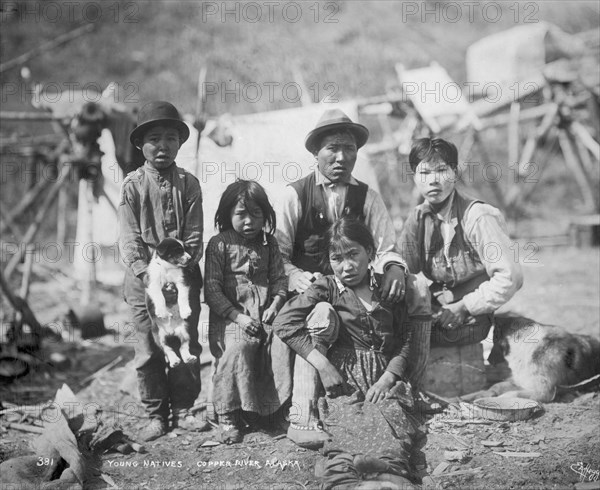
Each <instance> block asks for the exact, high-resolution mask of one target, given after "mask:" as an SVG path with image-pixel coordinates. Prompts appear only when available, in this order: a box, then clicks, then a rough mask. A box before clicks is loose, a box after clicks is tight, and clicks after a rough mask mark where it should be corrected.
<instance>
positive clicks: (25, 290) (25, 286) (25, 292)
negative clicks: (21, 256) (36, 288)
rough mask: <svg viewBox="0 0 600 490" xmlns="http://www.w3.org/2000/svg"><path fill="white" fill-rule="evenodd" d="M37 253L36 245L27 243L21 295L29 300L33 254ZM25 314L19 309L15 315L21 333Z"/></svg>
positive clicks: (17, 327) (18, 330) (16, 325)
mask: <svg viewBox="0 0 600 490" xmlns="http://www.w3.org/2000/svg"><path fill="white" fill-rule="evenodd" d="M34 254H35V245H33V244H29V245H27V249H26V250H25V270H24V271H23V277H22V278H21V290H20V291H19V296H20V297H21V298H22V299H24V300H25V301H27V298H28V297H29V285H30V283H31V269H32V268H33V255H34ZM22 320H23V315H22V313H21V312H20V311H17V314H16V315H15V329H16V330H17V332H19V333H20V331H21V324H22Z"/></svg>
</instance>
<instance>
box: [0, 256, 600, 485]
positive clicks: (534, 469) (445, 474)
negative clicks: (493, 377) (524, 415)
mask: <svg viewBox="0 0 600 490" xmlns="http://www.w3.org/2000/svg"><path fill="white" fill-rule="evenodd" d="M520 245H521V251H523V248H524V247H525V245H526V244H520ZM530 252H531V250H528V254H530ZM528 257H529V260H528V261H527V263H523V269H524V273H525V286H524V287H523V289H522V290H521V292H519V294H518V295H517V297H516V298H514V299H513V300H512V301H511V302H510V304H509V305H507V306H506V307H505V308H503V311H504V310H511V311H514V312H517V313H520V314H522V315H525V316H528V317H531V318H534V319H536V320H538V321H540V322H542V323H552V324H558V325H562V326H564V327H565V328H567V329H568V330H570V331H572V332H576V333H586V334H592V335H596V336H598V335H599V334H600V332H599V325H600V320H599V316H600V305H599V301H598V292H599V291H600V284H599V282H600V274H599V271H600V253H599V250H598V249H597V248H595V249H573V248H547V249H539V250H536V251H535V253H534V254H533V255H529V256H528ZM521 261H522V262H523V257H521ZM56 277H57V280H56V281H55V280H53V279H49V278H48V277H45V278H41V277H36V278H35V279H36V281H35V282H34V284H33V286H32V292H31V298H32V301H31V305H32V308H33V309H34V311H35V312H36V313H38V316H39V317H40V320H41V321H42V322H45V323H47V322H51V321H54V320H56V319H59V318H60V317H61V315H62V314H64V312H65V310H66V306H65V301H64V298H65V297H67V298H71V300H73V294H75V295H76V294H77V291H76V290H74V289H73V288H72V287H71V289H70V290H68V289H69V287H70V286H69V284H68V283H67V282H66V279H64V278H62V279H61V278H60V277H59V276H56ZM97 299H98V301H99V304H100V306H101V308H102V310H103V311H104V313H105V322H106V324H107V326H108V327H111V328H113V329H114V330H113V331H112V332H111V334H110V335H105V336H104V337H102V338H100V339H95V340H93V341H84V340H81V339H80V338H79V335H78V333H77V332H71V333H70V334H69V336H67V341H63V342H48V341H47V342H46V343H45V345H44V350H43V351H42V352H41V357H43V358H45V356H49V354H50V353H51V352H54V351H59V352H62V353H65V354H66V355H67V357H68V358H69V359H70V361H71V365H70V367H68V368H67V369H63V370H58V369H56V368H52V367H50V366H47V365H46V366H45V367H44V366H42V367H41V368H40V369H38V370H37V371H35V372H32V373H30V374H28V375H27V376H25V377H23V378H20V379H19V380H17V381H16V382H13V383H11V384H4V385H0V396H1V399H2V401H3V402H10V403H15V404H23V405H32V404H39V403H44V402H46V401H48V400H51V399H53V397H54V393H55V392H56V390H57V389H58V388H59V387H60V386H61V385H62V384H63V383H67V384H68V385H69V386H70V387H71V388H72V390H73V391H74V392H75V393H76V394H77V396H78V398H79V400H80V401H81V402H82V404H83V405H84V409H87V408H90V410H91V409H92V408H101V409H102V411H103V413H104V415H105V416H109V417H114V421H115V422H116V423H118V424H120V425H121V426H122V427H123V430H124V432H125V433H126V434H127V435H129V436H130V437H131V438H134V439H135V435H136V433H137V431H139V429H140V428H141V427H143V425H144V424H145V423H146V422H147V419H145V418H144V416H143V412H142V411H141V409H140V408H139V405H138V404H137V401H136V398H135V396H134V394H132V393H124V392H122V391H121V390H120V387H121V386H122V385H123V380H124V379H126V378H127V376H128V370H127V368H126V367H125V365H126V363H127V362H128V361H129V360H130V359H132V357H133V348H132V346H131V344H129V343H128V342H127V337H126V336H125V335H124V334H125V333H126V329H125V328H123V325H124V322H125V320H126V315H127V310H126V307H125V306H124V305H123V303H122V300H121V295H120V292H119V287H118V286H114V287H108V286H105V287H102V288H101V289H100V290H99V291H98V295H97ZM205 311H206V309H205ZM118 356H121V360H120V362H119V364H117V365H116V367H115V368H113V369H112V370H110V371H108V372H106V373H105V374H103V375H101V376H100V377H98V378H96V379H94V380H93V381H92V382H89V381H88V380H86V379H85V378H86V377H87V376H88V375H89V374H91V373H94V372H95V371H97V370H98V369H99V368H100V367H102V366H104V365H106V364H107V363H108V362H110V361H112V360H113V359H115V358H117V357H118ZM202 361H203V362H208V361H210V355H209V354H208V353H207V349H206V351H205V352H204V353H203V357H202ZM209 378H210V366H209V365H207V366H206V367H205V368H204V369H203V382H204V384H203V386H204V388H203V392H202V394H201V395H200V400H202V399H205V397H206V396H207V395H208V391H209V390H208V386H209ZM543 408H544V410H543V412H542V413H540V414H538V415H537V416H535V417H534V418H532V419H530V420H527V421H520V422H512V423H508V422H489V423H484V424H483V423H473V422H474V421H473V420H472V419H471V420H469V419H466V420H462V421H457V417H456V414H452V413H444V414H439V415H436V416H434V417H431V418H430V419H429V420H428V422H427V424H426V425H425V428H426V435H427V440H426V444H425V446H424V448H423V452H424V455H425V461H422V464H421V465H420V467H419V469H420V471H421V474H422V476H423V477H424V478H423V487H424V488H484V487H485V488H574V485H575V484H577V483H581V482H582V481H586V482H588V481H589V480H593V479H594V478H596V479H597V478H598V470H599V469H600V417H599V415H600V396H599V394H598V393H597V392H596V393H587V394H578V393H576V394H573V395H568V396H567V397H565V398H563V399H561V400H558V401H555V402H553V403H548V404H545V405H544V407H543ZM201 413H202V414H203V413H205V412H201ZM0 420H2V425H1V426H0V432H1V434H2V439H1V442H0V462H1V461H4V460H6V459H9V458H11V457H14V456H18V455H24V454H28V453H31V450H30V449H29V445H30V443H31V441H32V440H33V439H34V438H35V437H36V436H35V434H29V433H26V432H21V431H18V430H14V429H7V428H6V426H5V422H6V420H5V419H0ZM283 434H284V432H283V430H281V429H270V430H265V429H254V430H253V431H251V432H249V433H247V434H246V436H245V438H244V442H243V443H241V444H238V445H233V446H224V445H211V444H210V441H215V440H216V437H217V435H216V430H213V431H211V432H205V433H184V432H181V431H179V430H176V431H174V432H172V433H170V434H169V435H168V436H166V437H163V438H161V439H159V440H157V441H154V442H151V443H148V444H147V445H146V447H147V450H148V452H147V453H146V454H138V453H132V454H130V455H122V454H119V453H116V452H112V453H106V454H104V455H103V456H102V464H101V466H100V467H98V471H97V473H99V472H100V471H101V472H102V473H104V474H105V475H108V477H109V481H110V480H112V481H113V482H114V484H115V485H116V487H118V488H121V489H133V488H140V489H146V488H147V489H163V488H178V489H180V488H206V489H219V488H240V489H241V488H244V489H254V488H256V489H267V488H269V489H270V488H273V489H275V488H281V489H296V488H297V489H302V488H318V485H319V483H318V480H317V478H316V477H315V476H314V466H315V462H316V461H317V459H318V458H319V457H320V455H319V453H318V452H314V451H307V450H303V449H299V448H297V447H296V446H294V445H293V444H292V443H291V442H289V441H288V440H287V439H286V438H285V437H284V436H283ZM207 441H209V442H208V444H207ZM458 450H462V451H464V452H465V453H464V457H463V458H462V460H460V461H446V459H445V454H444V453H445V451H458ZM514 453H527V454H525V455H523V454H521V455H518V454H514ZM596 484H598V482H596ZM88 486H89V488H111V485H109V484H108V483H106V482H104V481H103V480H100V479H98V478H96V479H94V480H93V481H91V482H90V483H89V485H88ZM0 488H3V485H2V483H1V480H0ZM588 488H596V487H588Z"/></svg>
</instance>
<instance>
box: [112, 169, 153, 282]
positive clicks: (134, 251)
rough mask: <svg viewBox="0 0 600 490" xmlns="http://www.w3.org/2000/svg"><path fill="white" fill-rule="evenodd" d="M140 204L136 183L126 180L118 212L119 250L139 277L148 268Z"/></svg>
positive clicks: (127, 264) (128, 265) (126, 263)
mask: <svg viewBox="0 0 600 490" xmlns="http://www.w3.org/2000/svg"><path fill="white" fill-rule="evenodd" d="M139 207H140V204H139V197H137V192H136V189H135V183H134V182H133V181H132V180H131V177H130V178H126V179H125V181H124V182H123V185H122V187H121V201H120V203H119V209H118V210H117V217H118V222H119V250H120V252H121V257H123V262H124V263H125V265H126V266H127V267H131V269H132V270H133V273H134V274H135V275H136V276H139V275H140V274H142V273H143V272H146V269H147V268H148V255H147V252H146V245H145V244H144V242H143V240H142V231H141V228H140V209H139Z"/></svg>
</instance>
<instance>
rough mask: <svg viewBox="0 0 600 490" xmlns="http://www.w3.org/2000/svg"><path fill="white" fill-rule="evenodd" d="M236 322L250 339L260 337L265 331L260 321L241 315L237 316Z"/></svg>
mask: <svg viewBox="0 0 600 490" xmlns="http://www.w3.org/2000/svg"><path fill="white" fill-rule="evenodd" d="M235 322H236V323H237V324H238V325H239V326H240V327H241V328H242V330H243V331H244V332H245V333H246V334H247V335H249V336H250V337H257V338H258V337H260V334H261V331H262V329H263V327H262V325H261V324H260V322H259V321H258V320H255V319H254V318H252V317H250V316H248V315H244V314H243V313H240V314H239V315H237V316H236V318H235Z"/></svg>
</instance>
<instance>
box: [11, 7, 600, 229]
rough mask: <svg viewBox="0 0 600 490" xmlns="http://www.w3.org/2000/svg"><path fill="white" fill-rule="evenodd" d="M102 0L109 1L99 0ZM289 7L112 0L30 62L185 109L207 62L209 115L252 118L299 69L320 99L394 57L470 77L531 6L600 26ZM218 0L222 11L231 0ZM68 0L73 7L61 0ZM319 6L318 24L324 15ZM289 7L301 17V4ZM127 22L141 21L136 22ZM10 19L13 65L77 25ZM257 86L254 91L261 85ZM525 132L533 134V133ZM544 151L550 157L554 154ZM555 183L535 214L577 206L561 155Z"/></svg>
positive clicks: (61, 75)
mask: <svg viewBox="0 0 600 490" xmlns="http://www.w3.org/2000/svg"><path fill="white" fill-rule="evenodd" d="M13 3H14V2H13ZM19 3H20V4H24V3H29V4H30V5H29V7H28V8H29V11H32V10H35V9H36V8H37V9H38V10H39V9H40V7H39V5H40V4H37V3H36V2H19ZM91 3H93V4H94V5H99V3H98V2H91ZM288 3H289V2H281V3H280V4H279V6H278V7H275V10H274V22H270V21H269V19H268V10H267V9H268V7H267V6H265V4H264V2H258V4H259V5H261V6H262V14H263V18H262V22H258V23H251V22H247V21H244V20H243V19H240V22H235V18H234V16H233V15H228V16H227V17H226V19H225V20H226V21H225V22H222V20H223V19H222V18H221V16H220V13H219V14H217V15H205V18H204V19H203V7H202V5H203V4H202V3H201V2H195V1H194V2H192V1H174V0H162V1H152V2H150V1H137V2H127V1H125V0H123V1H122V2H121V3H120V10H119V12H118V15H117V20H119V22H115V21H114V20H115V19H114V17H115V15H116V11H115V9H114V5H115V3H114V2H107V3H105V4H104V5H105V8H104V9H103V10H102V18H101V19H100V20H99V21H98V22H96V23H95V24H96V30H95V32H93V33H92V34H90V35H87V36H86V37H84V38H80V39H78V40H76V41H73V42H71V43H69V44H67V45H64V46H62V47H60V48H59V49H57V50H55V51H54V52H52V53H47V54H45V55H44V56H40V57H37V58H35V59H33V60H31V62H30V63H29V65H28V66H29V67H30V68H31V71H32V74H33V80H35V81H40V82H42V83H43V84H45V85H46V86H48V85H49V84H51V83H57V84H59V85H60V86H62V87H65V88H66V87H67V84H69V83H71V84H73V83H76V84H79V85H78V86H83V85H85V84H86V83H93V84H95V86H99V87H104V86H106V85H107V84H108V83H109V82H110V81H115V82H117V83H118V86H119V88H120V94H119V95H120V99H121V100H123V99H125V102H128V103H131V104H133V105H136V106H137V105H138V104H139V103H140V102H143V101H145V100H149V99H156V98H161V99H167V100H171V101H173V102H174V103H175V104H176V105H177V106H178V107H180V108H181V109H182V110H183V111H184V112H193V111H194V105H195V100H196V84H197V74H198V70H199V68H200V67H201V66H207V67H208V69H209V72H208V76H207V82H211V83H216V84H218V90H219V93H218V94H216V95H212V96H209V97H208V99H207V104H206V108H207V110H208V112H209V114H211V115H218V114H222V113H224V112H231V113H233V114H243V113H250V112H260V111H266V110H272V109H279V108H286V107H290V106H293V105H294V104H292V103H288V102H286V101H285V100H283V99H282V96H281V89H280V88H276V89H275V91H274V93H275V97H274V98H273V100H270V99H269V97H268V92H267V88H266V85H265V84H268V83H270V82H274V83H277V82H278V83H280V84H281V85H283V84H285V83H287V82H293V81H295V79H294V73H293V69H292V66H293V65H296V66H297V67H298V68H299V69H300V70H301V72H302V74H303V76H304V79H305V82H306V84H307V85H308V86H311V85H312V84H315V83H316V84H317V86H318V87H319V92H320V95H321V97H323V96H324V95H325V93H326V91H325V88H326V84H327V83H333V84H335V85H334V86H335V87H336V93H335V96H336V97H339V98H341V99H344V98H350V97H355V96H369V95H378V94H382V93H385V91H386V89H388V88H389V87H390V86H392V85H393V84H394V83H396V81H395V80H396V76H395V72H394V64H395V63H397V62H402V63H403V64H404V65H405V66H407V67H408V68H411V67H418V66H423V65H426V64H428V63H429V62H431V61H432V60H437V61H438V62H439V63H441V64H442V65H443V66H444V67H445V68H446V69H447V70H448V72H449V73H450V75H451V77H452V78H453V79H455V80H456V81H457V82H459V83H461V82H464V81H465V80H466V73H465V61H464V60H465V53H466V50H467V48H468V46H469V45H470V44H472V43H473V42H474V41H476V40H478V39H480V38H482V37H484V36H485V35H488V34H491V33H494V32H498V31H500V30H504V29H508V28H510V27H513V26H514V25H515V15H516V12H518V14H519V18H520V20H521V22H522V21H523V20H524V19H525V17H526V14H532V15H531V17H530V19H532V20H540V21H548V22H552V23H555V24H557V25H559V26H560V27H561V28H563V29H564V30H565V31H567V32H581V31H584V30H588V29H592V28H594V27H597V25H598V19H599V12H600V4H598V3H597V2H593V1H592V2H581V1H576V2H570V3H569V5H568V7H567V6H565V5H564V3H562V2H555V1H544V2H523V3H521V4H520V5H518V8H515V2H500V3H499V4H501V5H502V8H503V10H502V13H501V16H500V20H499V21H497V22H491V21H489V20H488V21H486V19H485V18H484V11H483V9H484V8H485V7H486V5H487V4H490V3H491V2H482V3H477V4H476V5H474V6H473V7H472V8H473V10H472V18H473V22H470V19H469V9H468V7H467V6H466V5H463V6H462V18H461V19H460V20H459V21H457V22H448V21H446V20H444V16H443V15H441V16H440V17H439V18H438V19H436V17H435V15H434V14H429V15H427V16H426V18H425V19H423V18H422V15H421V14H422V13H423V12H424V11H425V9H429V10H430V11H434V12H435V11H436V10H437V12H438V13H440V12H446V13H447V14H448V15H447V16H446V17H445V18H446V19H447V18H448V17H449V16H450V15H453V11H452V10H450V7H447V8H448V10H444V7H442V5H444V2H404V3H402V2H399V1H373V2H362V1H360V2H359V1H338V2H321V3H320V4H316V3H315V2H304V3H302V4H301V5H302V18H301V19H300V20H299V21H298V22H295V23H290V22H285V21H284V20H283V15H282V8H283V5H287V4H288ZM450 3H453V2H450ZM85 4H86V2H85V1H82V2H79V3H77V5H78V7H77V8H76V9H75V10H74V17H75V19H76V20H80V19H81V17H82V15H81V14H82V12H83V11H84V8H83V5H85ZM209 4H212V5H213V6H217V7H218V8H219V9H222V8H223V5H224V2H209ZM454 4H455V3H454ZM36 5H38V6H37V7H36ZM59 5H62V4H60V2H59ZM204 5H206V3H205V4H204ZM236 5H237V8H238V9H240V10H242V9H243V4H236V3H235V2H228V8H229V9H235V8H236ZM240 5H242V6H241V7H240ZM315 5H316V6H317V7H318V12H319V22H315ZM328 5H334V6H337V7H339V10H338V11H337V12H336V13H335V14H334V16H333V20H337V22H336V23H326V22H324V21H325V16H326V15H327V14H328V13H330V12H331V8H333V7H331V6H329V7H328ZM455 5H456V4H455ZM415 6H416V8H418V9H419V12H418V13H416V14H414V15H406V14H407V11H408V10H407V9H409V8H412V7H415ZM206 8H207V7H206V6H205V7H204V9H205V13H206ZM534 9H538V10H537V11H535V10H534ZM42 11H43V10H42ZM90 12H92V13H93V10H90ZM248 12H249V13H252V12H251V11H250V10H248ZM288 12H290V14H293V10H289V11H288ZM486 12H487V18H488V19H490V18H491V17H492V16H494V15H496V12H495V11H494V8H489V9H488V10H487V11H486ZM126 18H128V19H129V20H135V21H136V22H135V23H128V22H125V19H126ZM2 19H3V20H2V34H1V36H2V37H1V44H0V50H1V56H2V61H6V60H8V59H11V58H13V57H14V56H16V55H18V54H21V53H23V52H25V51H27V50H29V49H31V48H33V47H35V46H37V45H39V44H40V43H41V42H44V41H46V40H48V39H52V38H53V37H55V36H56V35H58V34H60V33H64V32H67V31H69V30H71V29H73V28H74V27H76V26H77V25H78V23H77V22H68V20H69V19H68V15H67V10H66V7H64V8H63V16H62V18H61V19H59V20H58V21H57V22H48V21H44V20H43V16H42V19H41V20H40V22H35V21H34V17H33V16H32V15H31V14H30V15H25V16H24V18H22V19H21V20H19V18H18V17H16V16H12V17H11V16H10V15H8V14H4V15H3V17H2ZM424 20H425V22H424ZM17 77H18V70H11V71H9V72H6V73H4V74H2V75H1V76H0V81H1V82H2V83H3V84H4V85H3V90H4V92H6V87H7V85H5V84H7V83H11V82H13V83H14V82H16V81H18V78H17ZM235 83H239V84H240V85H241V86H242V87H243V86H244V84H248V83H256V84H258V85H259V86H261V87H262V88H263V94H262V97H261V98H260V100H258V101H256V102H255V103H252V102H249V101H247V100H244V98H243V97H242V98H241V100H239V101H237V102H236V100H235V97H234V96H233V95H231V94H229V95H226V96H224V95H223V89H224V88H225V87H228V88H232V87H233V86H234V84H235ZM281 85H280V86H279V87H281ZM248 93H249V94H250V95H248V97H251V96H252V95H251V94H252V93H253V92H248ZM293 95H294V94H293V92H291V96H293ZM312 95H313V94H312V93H311V96H312ZM27 102H28V97H27V96H24V97H22V98H21V100H16V99H15V97H5V96H4V95H3V103H6V105H5V106H4V107H12V106H13V105H24V104H25V103H27ZM296 105H298V104H296ZM525 136H526V135H525V133H524V134H523V138H524V137H525ZM496 139H498V140H499V141H505V139H506V137H505V135H500V134H498V135H497V138H494V137H493V135H492V136H491V140H496ZM489 145H490V148H488V150H489V151H491V154H492V158H496V159H497V161H499V162H502V161H504V160H505V159H506V156H505V155H504V153H505V145H503V144H501V148H500V154H498V156H496V153H497V152H496V148H495V147H496V146H497V144H495V143H494V141H490V142H489ZM538 158H540V159H543V155H539V156H538ZM388 171H393V168H390V169H388ZM382 175H386V172H385V171H384V172H383V173H382ZM381 178H383V179H385V178H384V177H381ZM544 179H545V180H544V182H543V183H542V184H544V186H546V185H548V186H550V187H549V188H548V187H545V190H546V192H543V193H538V192H536V193H534V195H533V196H532V197H531V203H532V204H533V205H532V206H530V207H529V209H528V211H529V212H531V211H533V212H532V216H533V217H536V216H540V215H542V214H544V208H545V207H547V208H548V207H549V208H551V209H556V208H558V209H559V210H560V211H561V212H565V211H566V213H570V212H577V206H578V204H577V199H574V196H577V195H578V190H577V187H576V186H575V185H573V178H572V176H570V175H569V173H568V172H567V171H566V170H565V167H564V165H562V163H561V161H560V158H556V157H554V159H553V161H552V163H551V165H549V166H548V169H547V170H545V173H544ZM542 184H540V187H543V186H542ZM474 185H475V187H477V188H478V189H479V190H480V191H481V192H480V194H481V195H482V196H483V197H484V198H486V199H488V200H489V201H490V202H492V203H495V202H494V196H493V193H491V192H489V191H490V190H489V188H487V187H486V186H485V185H480V183H474ZM400 187H401V188H402V190H403V192H402V195H403V196H404V197H406V199H404V197H403V200H402V202H401V204H400V207H399V209H394V206H395V202H392V203H391V206H390V207H391V209H392V213H393V214H396V215H402V216H405V215H406V213H407V211H408V209H409V208H408V205H409V199H408V195H409V193H410V187H411V183H410V181H406V182H405V183H404V184H402V185H400ZM488 187H489V186H488ZM548 189H550V190H549V191H548ZM384 194H385V192H384ZM548 196H549V197H552V198H553V201H554V204H553V203H549V201H548V199H547V197H548ZM396 200H397V199H396ZM404 201H406V202H404ZM396 207H397V206H396ZM546 214H547V213H546ZM565 215H566V214H565ZM551 218H552V219H554V218H555V216H552V217H551ZM555 221H556V220H555ZM528 226H529V225H528ZM564 226H565V225H564V224H560V225H559V226H558V227H557V229H555V230H553V231H554V232H556V231H560V230H562V229H564Z"/></svg>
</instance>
